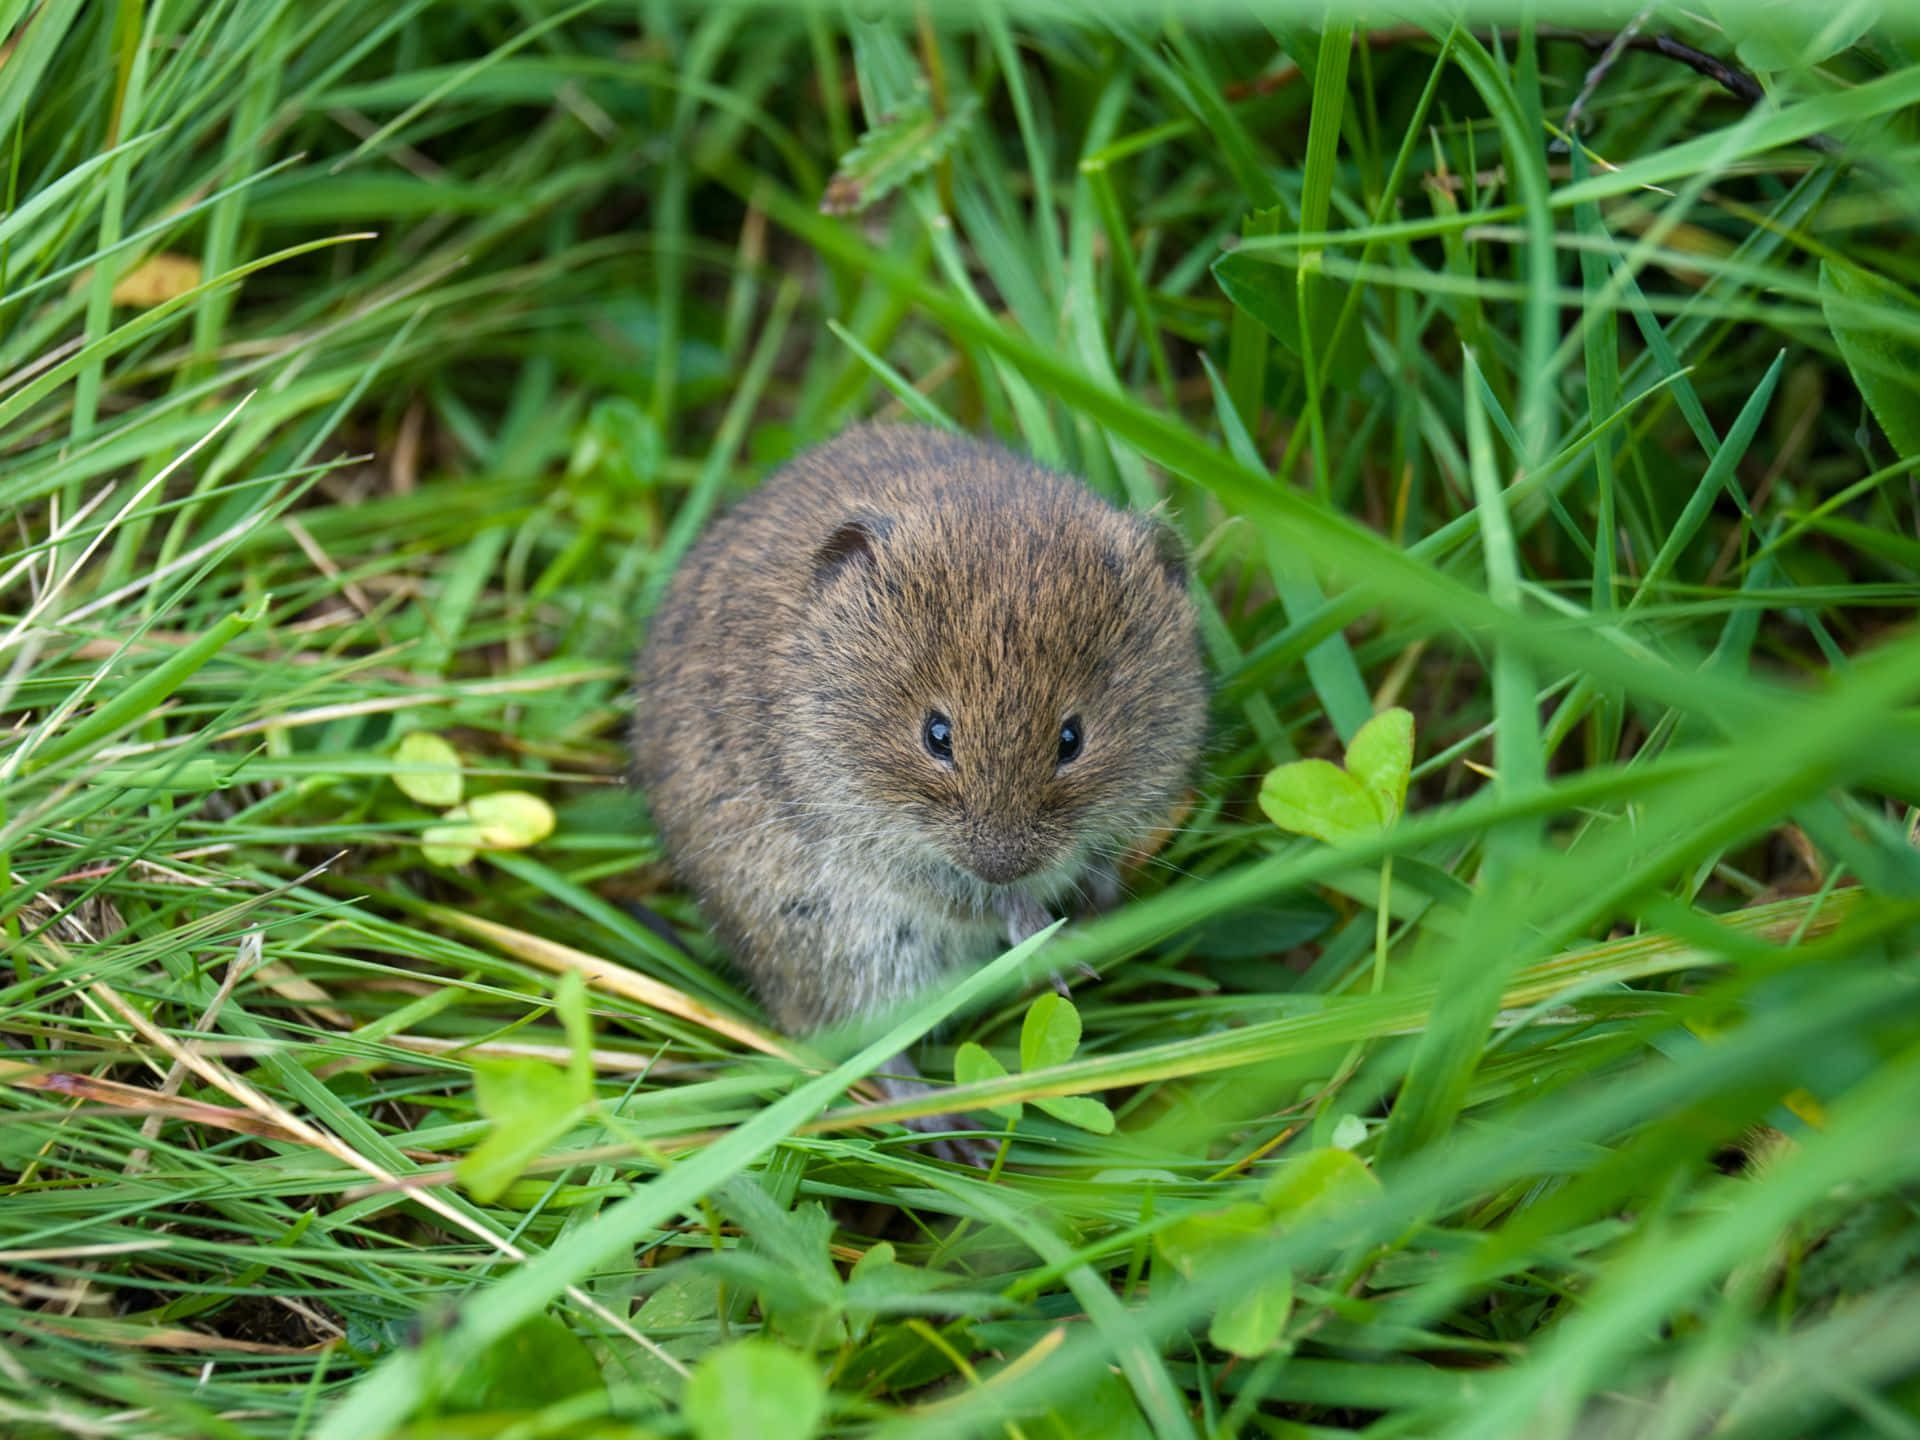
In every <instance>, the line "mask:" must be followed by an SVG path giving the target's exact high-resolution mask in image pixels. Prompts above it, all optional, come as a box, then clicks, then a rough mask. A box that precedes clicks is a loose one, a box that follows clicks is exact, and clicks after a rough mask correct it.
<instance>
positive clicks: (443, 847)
mask: <svg viewBox="0 0 1920 1440" xmlns="http://www.w3.org/2000/svg"><path fill="white" fill-rule="evenodd" d="M447 813H448V814H449V815H457V816H459V817H461V818H459V819H457V820H454V821H452V822H450V823H449V824H445V825H429V826H427V828H426V829H424V830H422V831H421V832H420V854H421V856H422V858H424V859H425V860H426V862H427V863H428V864H429V865H445V866H448V867H452V866H456V865H465V864H466V863H467V862H468V861H470V860H472V859H473V857H474V855H475V854H476V853H477V852H478V851H479V848H480V846H481V844H482V843H483V842H484V837H483V836H482V834H481V831H480V827H479V826H478V825H472V824H469V823H468V822H467V820H466V818H465V816H466V812H465V811H464V810H458V809H456V810H449V811H448V812H447Z"/></svg>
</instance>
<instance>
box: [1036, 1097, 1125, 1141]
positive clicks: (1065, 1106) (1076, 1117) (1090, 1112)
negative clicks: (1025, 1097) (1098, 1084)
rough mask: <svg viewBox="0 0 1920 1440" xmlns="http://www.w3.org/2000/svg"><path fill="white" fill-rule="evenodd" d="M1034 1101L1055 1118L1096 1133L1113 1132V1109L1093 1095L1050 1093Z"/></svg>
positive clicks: (1106, 1133)
mask: <svg viewBox="0 0 1920 1440" xmlns="http://www.w3.org/2000/svg"><path fill="white" fill-rule="evenodd" d="M1033 1103H1034V1104H1036V1105H1038V1106H1039V1107H1040V1108H1041V1109H1042V1110H1044V1111H1046V1112H1047V1114H1049V1115H1051V1116H1053V1118H1054V1119H1056V1120H1064V1121H1066V1122H1067V1124H1069V1125H1074V1126H1078V1127H1079V1128H1080V1129H1082V1130H1091V1131H1092V1132H1093V1133H1094V1134H1096V1135H1111V1134H1112V1133H1113V1111H1111V1110H1109V1109H1108V1108H1107V1107H1106V1105H1105V1104H1103V1103H1102V1102H1101V1101H1098V1100H1095V1099H1094V1098H1093V1097H1092V1096H1091V1095H1049V1096H1047V1097H1046V1098H1045V1099H1044V1100H1036V1101H1034V1102H1033Z"/></svg>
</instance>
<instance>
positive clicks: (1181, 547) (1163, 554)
mask: <svg viewBox="0 0 1920 1440" xmlns="http://www.w3.org/2000/svg"><path fill="white" fill-rule="evenodd" d="M1140 519H1141V522H1142V528H1143V530H1144V531H1145V539H1146V542H1147V548H1148V550H1149V551H1150V553H1151V554H1152V555H1153V558H1154V560H1155V561H1157V562H1158V563H1159V566H1160V570H1161V573H1163V574H1164V575H1165V576H1166V577H1167V583H1168V584H1169V585H1171V586H1173V588H1174V589H1176V590H1184V589H1186V588H1187V542H1186V541H1185V540H1183V539H1182V538H1181V536H1180V532H1179V531H1178V530H1176V529H1174V528H1173V522H1172V521H1170V520H1168V519H1167V517H1166V516H1165V515H1164V514H1162V513H1161V512H1160V511H1159V510H1155V511H1153V512H1152V513H1150V514H1146V515H1142V516H1141V517H1140Z"/></svg>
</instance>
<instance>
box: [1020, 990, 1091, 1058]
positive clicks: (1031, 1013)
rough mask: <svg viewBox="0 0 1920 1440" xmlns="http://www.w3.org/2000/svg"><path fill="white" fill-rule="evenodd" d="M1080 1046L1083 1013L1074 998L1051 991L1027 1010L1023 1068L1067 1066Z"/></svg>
mask: <svg viewBox="0 0 1920 1440" xmlns="http://www.w3.org/2000/svg"><path fill="white" fill-rule="evenodd" d="M1079 1048H1080V1012H1079V1011H1078V1010H1076V1009H1074V1008H1073V1001H1071V1000H1069V999H1068V998H1067V997H1066V996H1064V995H1061V994H1058V993H1056V992H1055V991H1052V990H1049V991H1047V992H1046V993H1045V994H1043V995H1041V996H1040V997H1039V998H1038V999H1037V1000H1035V1001H1034V1002H1033V1004H1032V1005H1031V1006H1029V1007H1028V1009H1027V1018H1026V1020H1025V1022H1024V1023H1023V1024H1022V1025H1021V1026H1020V1068H1021V1069H1022V1070H1044V1069H1046V1068H1047V1067H1048V1066H1050V1065H1064V1064H1066V1063H1067V1061H1069V1060H1071V1059H1072V1058H1073V1052H1074V1051H1075V1050H1077V1049H1079Z"/></svg>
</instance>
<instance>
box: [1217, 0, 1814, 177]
mask: <svg viewBox="0 0 1920 1440" xmlns="http://www.w3.org/2000/svg"><path fill="white" fill-rule="evenodd" d="M1644 19H1645V12H1643V13H1642V14H1641V15H1640V16H1638V17H1636V18H1635V20H1634V22H1633V24H1631V25H1629V26H1628V27H1627V28H1626V29H1625V30H1623V31H1620V32H1617V33H1616V32H1614V31H1608V30H1597V31H1596V30H1569V29H1566V28H1564V27H1562V26H1559V25H1541V26H1538V27H1536V29H1535V32H1534V33H1535V34H1536V35H1538V36H1539V38H1540V39H1542V40H1550V41H1560V42H1563V43H1566V44H1572V45H1584V46H1585V47H1586V48H1587V49H1589V50H1597V51H1599V52H1600V59H1599V60H1598V61H1596V62H1595V63H1594V66H1593V68H1592V69H1591V70H1589V71H1588V72H1587V83H1586V85H1585V86H1583V87H1582V88H1581V91H1580V95H1579V98H1577V99H1576V100H1575V101H1574V103H1573V106H1572V108H1571V109H1570V110H1569V111H1568V112H1567V120H1568V125H1567V129H1568V130H1569V132H1571V130H1572V129H1573V124H1574V122H1577V121H1578V119H1579V118H1580V111H1581V110H1582V109H1583V108H1584V107H1585V105H1586V102H1587V101H1588V100H1589V99H1591V97H1592V93H1593V91H1594V90H1595V89H1596V88H1597V87H1598V85H1599V82H1600V80H1601V79H1604V78H1605V75H1606V72H1607V69H1608V67H1609V66H1611V65H1612V64H1614V62H1615V61H1617V60H1618V59H1619V57H1620V54H1621V52H1622V51H1626V50H1642V51H1646V52H1647V53H1649V54H1653V55H1663V56H1665V57H1666V58H1667V59H1669V60H1677V61H1678V62H1679V63H1680V64H1682V65H1685V66H1686V67H1687V68H1688V69H1689V70H1692V71H1693V72H1694V73H1695V74H1698V75H1704V76H1705V77H1706V78H1707V79H1709V80H1711V81H1713V83H1714V84H1716V85H1718V86H1719V87H1720V88H1721V89H1722V90H1724V91H1726V92H1727V93H1728V94H1729V95H1731V96H1733V97H1734V98H1735V99H1737V100H1744V101H1746V102H1747V103H1748V104H1749V105H1754V104H1758V103H1759V102H1760V101H1762V100H1764V99H1766V97H1767V92H1766V91H1765V90H1764V89H1762V88H1761V85H1760V82H1759V81H1758V80H1755V79H1754V78H1753V76H1751V75H1749V74H1747V72H1746V71H1744V70H1742V69H1740V68H1739V67H1738V66H1735V65H1729V64H1728V63H1727V62H1726V61H1724V60H1722V59H1720V58H1719V57H1717V56H1714V55H1709V54H1708V53H1707V52H1706V51H1704V50H1696V49H1695V48H1694V47H1693V46H1691V45H1687V44H1683V43H1682V42H1680V41H1678V40H1675V39H1674V38H1673V37H1672V36H1669V35H1642V34H1640V33H1639V26H1640V23H1641V21H1642V20H1644ZM1502 33H1503V34H1508V35H1513V34H1517V33H1518V32H1517V31H1503V32H1502ZM1354 38H1355V43H1360V41H1361V40H1362V39H1363V38H1364V40H1365V43H1366V44H1368V45H1369V46H1371V47H1372V48H1374V49H1376V50H1384V49H1386V48H1387V47H1388V46H1391V45H1397V44H1400V43H1403V42H1405V41H1409V40H1428V39H1431V38H1432V36H1431V35H1430V34H1429V32H1427V31H1426V30H1423V29H1422V28H1420V27H1419V26H1417V25H1395V26H1391V27H1388V28H1384V29H1380V30H1372V31H1368V32H1366V33H1365V35H1364V37H1362V36H1355V37H1354ZM1298 79H1300V70H1299V67H1298V66H1296V65H1294V64H1292V63H1291V62H1289V63H1288V64H1286V65H1282V66H1280V67H1279V68H1277V69H1275V70H1272V71H1270V72H1268V73H1267V74H1265V75H1261V76H1258V77H1256V78H1255V79H1252V80H1246V81H1241V82H1238V83H1236V84H1233V85H1229V86H1227V87H1226V90H1225V92H1224V93H1225V95H1226V98H1227V99H1229V100H1245V99H1250V98H1252V97H1253V96H1256V95H1268V94H1271V93H1272V92H1274V91H1276V90H1282V89H1285V88H1286V87H1287V86H1289V85H1291V84H1293V83H1294V82H1295V81H1296V80H1298ZM1802 143H1804V144H1805V145H1806V146H1807V148H1808V149H1810V150H1818V151H1820V152H1821V153H1822V154H1826V155H1838V154H1840V153H1842V152H1841V145H1840V142H1839V141H1838V140H1835V139H1834V138H1833V137H1832V136H1831V135H1809V136H1807V137H1806V139H1805V141H1803V142H1802Z"/></svg>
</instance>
